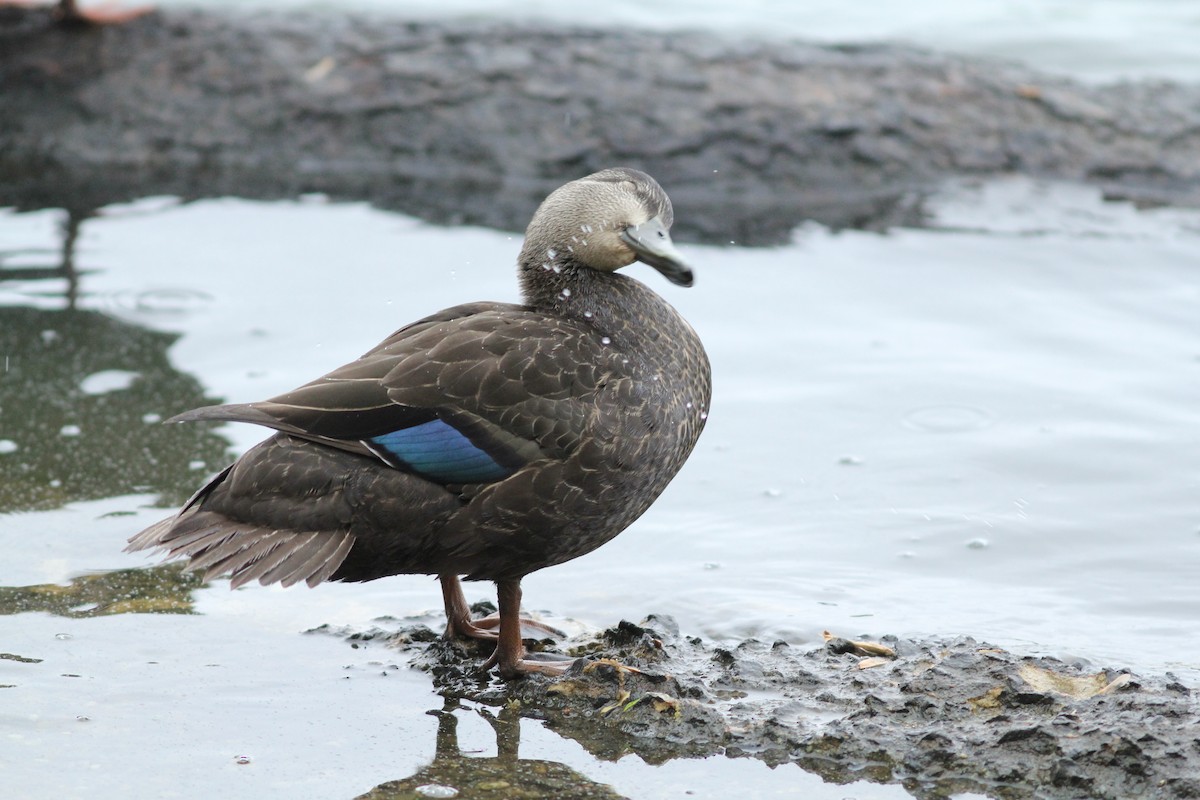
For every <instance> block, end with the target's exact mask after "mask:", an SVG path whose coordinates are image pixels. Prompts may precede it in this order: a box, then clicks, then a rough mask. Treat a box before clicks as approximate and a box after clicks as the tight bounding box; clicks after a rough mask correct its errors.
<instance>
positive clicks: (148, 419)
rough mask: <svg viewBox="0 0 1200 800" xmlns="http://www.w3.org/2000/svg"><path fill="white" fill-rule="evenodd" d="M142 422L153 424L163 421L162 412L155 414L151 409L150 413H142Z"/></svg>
mask: <svg viewBox="0 0 1200 800" xmlns="http://www.w3.org/2000/svg"><path fill="white" fill-rule="evenodd" d="M142 422H144V423H146V424H147V425H153V424H154V423H156V422H162V414H155V413H154V412H153V411H151V412H150V413H149V414H142Z"/></svg>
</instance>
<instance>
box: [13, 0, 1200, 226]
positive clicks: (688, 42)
mask: <svg viewBox="0 0 1200 800" xmlns="http://www.w3.org/2000/svg"><path fill="white" fill-rule="evenodd" d="M3 12H4V13H3V14H0V96H3V98H4V120H3V125H0V187H2V188H0V205H10V204H11V205H17V206H18V207H43V206H67V207H72V208H79V209H85V210H86V209H89V208H95V207H98V206H100V205H104V204H107V203H112V202H115V201H123V200H128V199H131V198H135V197H139V196H147V195H159V194H173V195H178V196H182V197H184V198H196V197H207V196H217V195H236V196H242V197H248V198H284V197H293V196H295V195H296V194H298V193H302V192H325V193H328V194H330V195H332V196H334V197H337V198H347V199H359V200H362V199H365V200H369V201H371V202H373V203H375V204H377V205H379V206H381V207H386V208H394V209H398V210H401V211H404V212H406V213H410V214H415V215H418V216H421V217H424V218H426V219H430V220H434V221H437V222H444V223H472V224H482V225H488V226H492V227H496V228H501V229H508V230H514V229H519V228H521V227H522V226H523V225H524V223H525V221H526V220H527V219H528V218H529V216H530V214H531V212H532V210H533V208H534V207H535V206H536V204H537V203H538V202H539V201H540V200H541V198H542V197H544V196H545V195H546V193H547V192H548V191H550V190H551V189H553V188H555V187H557V186H558V185H560V184H561V183H562V182H563V180H565V179H566V178H569V177H572V176H578V175H581V174H584V173H587V172H591V171H594V170H596V169H599V168H602V167H607V166H612V165H615V164H628V165H630V166H635V167H639V168H642V169H645V170H647V171H649V172H650V173H652V174H653V175H655V176H656V177H657V178H658V179H659V180H660V181H661V182H662V183H663V185H664V186H666V187H667V188H668V190H669V191H670V193H671V197H672V198H673V199H674V201H675V205H676V211H677V214H676V216H677V219H678V224H677V226H676V231H677V232H678V233H679V235H680V236H681V237H682V238H685V239H686V238H691V239H703V240H707V241H712V242H719V243H727V242H730V241H736V242H737V243H739V244H764V243H775V242H780V241H784V240H786V239H787V237H788V236H789V235H790V232H791V230H792V229H793V228H794V227H795V226H796V224H797V223H799V222H801V221H803V220H805V219H814V220H817V221H820V222H823V223H826V224H829V225H832V226H834V227H846V226H856V227H869V228H881V227H886V226H888V225H892V224H897V223H905V224H919V223H920V222H921V221H922V219H923V211H922V198H923V197H924V196H925V195H926V194H927V193H928V192H930V191H932V190H934V189H936V188H937V187H938V186H939V185H940V184H941V183H942V182H943V181H944V180H945V179H946V178H948V177H961V176H964V175H976V176H987V175H995V174H999V173H1021V174H1025V175H1030V176H1037V177H1045V178H1055V179H1066V180H1076V181H1086V182H1089V183H1091V184H1094V185H1096V186H1098V187H1100V188H1101V189H1102V190H1103V191H1104V192H1106V193H1107V194H1108V195H1110V196H1112V197H1120V198H1127V199H1133V200H1135V201H1138V202H1141V203H1185V204H1198V203H1200V87H1185V86H1178V85H1171V84H1165V83H1137V84H1121V85H1115V86H1108V87H1088V86H1083V85H1080V84H1077V83H1075V82H1072V81H1070V80H1065V79H1061V78H1054V77H1049V76H1046V75H1042V74H1039V73H1037V72H1034V71H1032V70H1029V69H1026V68H1023V67H1020V66H1017V65H1013V64H1008V63H1004V62H997V61H990V60H982V59H979V60H976V59H970V58H965V57H959V56H949V55H941V54H935V53H930V52H926V51H922V50H916V49H912V48H906V47H899V46H890V45H863V46H823V45H814V44H807V43H801V42H772V43H765V42H756V41H747V40H735V39H728V38H724V37H721V36H718V35H712V34H703V33H657V32H635V31H629V30H620V31H599V30H585V29H571V28H564V27H552V26H529V25H521V26H518V25H515V24H486V23H469V22H421V23H413V22H407V21H405V20H403V19H395V18H388V17H384V18H379V17H370V16H358V15H345V14H335V13H332V12H329V13H326V14H323V15H322V14H295V13H290V14H287V15H284V14H256V15H236V16H233V15H230V16H220V15H215V14H211V13H205V12H199V11H195V12H188V11H170V12H161V13H157V14H153V15H149V16H146V17H143V18H141V19H138V20H135V21H134V22H131V23H129V24H126V25H120V26H108V27H104V28H100V29H82V30H80V29H75V30H67V29H62V28H60V27H57V26H54V25H52V24H51V23H50V17H49V13H48V12H46V11H41V10H30V9H14V8H5V9H3Z"/></svg>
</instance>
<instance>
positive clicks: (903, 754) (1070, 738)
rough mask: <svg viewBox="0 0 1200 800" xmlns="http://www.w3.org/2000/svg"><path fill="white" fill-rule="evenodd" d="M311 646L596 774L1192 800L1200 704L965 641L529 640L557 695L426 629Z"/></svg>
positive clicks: (1158, 688)
mask: <svg viewBox="0 0 1200 800" xmlns="http://www.w3.org/2000/svg"><path fill="white" fill-rule="evenodd" d="M311 632H313V633H321V634H329V635H334V636H337V637H340V638H342V639H343V640H344V641H346V643H347V644H348V645H349V646H350V647H352V648H354V649H356V650H357V649H364V648H367V649H372V650H374V652H375V656H374V658H377V659H382V661H383V662H384V663H389V664H390V663H391V662H393V661H399V662H400V664H401V665H404V664H407V665H408V666H410V667H413V668H417V669H421V670H424V671H426V672H428V673H429V674H430V676H431V678H432V680H433V682H434V685H435V687H436V688H437V689H438V691H439V693H440V694H442V695H443V696H444V697H446V698H447V699H448V700H460V699H461V700H470V701H474V702H479V703H484V704H488V705H492V706H495V707H497V708H498V709H503V712H501V713H505V712H506V713H508V714H509V715H519V716H527V717H532V718H536V719H541V720H544V721H545V722H546V724H547V726H548V727H550V728H551V729H552V730H554V731H556V732H557V733H559V734H561V735H563V736H566V737H569V738H571V739H575V740H576V741H578V742H579V743H580V744H581V745H583V747H584V748H586V749H587V750H588V751H589V752H591V753H592V754H593V755H595V756H596V757H597V758H601V759H606V760H615V759H617V758H620V757H622V756H624V755H626V754H628V753H636V754H637V755H638V756H639V757H641V758H642V759H643V760H645V761H647V762H649V763H662V762H665V761H669V760H671V759H675V758H701V757H707V756H714V755H724V756H726V757H729V758H754V759H759V760H761V761H764V762H765V763H767V764H769V765H771V766H777V765H784V764H795V765H797V766H799V767H800V768H802V769H804V770H806V771H808V772H812V773H815V774H817V775H819V776H820V777H821V778H822V779H823V780H825V781H827V782H830V783H835V784H847V783H852V782H854V781H861V780H866V781H871V782H874V783H883V784H899V785H902V786H903V787H904V789H905V790H906V791H908V792H909V793H910V794H912V795H913V796H914V797H918V798H923V799H924V798H930V799H931V800H932V799H933V798H945V797H948V796H951V795H954V794H959V793H977V794H982V795H986V796H989V797H997V798H1005V800H1017V799H1018V798H1020V799H1022V800H1023V799H1024V798H1039V800H1041V799H1046V800H1059V799H1060V798H1061V800H1073V799H1074V798H1089V799H1090V800H1128V798H1132V797H1137V798H1147V799H1148V798H1164V799H1165V798H1194V797H1200V738H1198V735H1200V705H1198V704H1197V703H1196V700H1195V695H1194V693H1193V690H1192V689H1190V688H1188V687H1186V686H1184V685H1183V684H1182V683H1180V682H1179V681H1178V680H1177V679H1176V678H1175V677H1174V676H1173V675H1170V674H1169V673H1168V674H1167V675H1166V676H1163V677H1145V676H1139V675H1135V674H1132V673H1130V672H1127V671H1116V670H1106V669H1102V668H1097V667H1096V666H1095V665H1089V664H1086V663H1082V662H1075V663H1066V662H1063V661H1061V660H1059V659H1056V658H1049V657H1029V656H1021V655H1019V654H1016V653H1012V652H1009V651H1006V650H1003V649H1001V648H998V647H994V646H991V645H988V644H986V643H984V642H978V641H975V640H974V639H971V638H969V637H960V638H955V639H944V640H943V639H928V640H914V639H900V640H897V639H896V638H895V637H883V639H882V641H881V642H879V643H878V644H880V645H882V646H883V647H884V648H885V649H890V650H892V651H893V652H894V657H892V656H887V657H880V656H877V655H874V654H873V652H870V651H861V652H860V651H859V650H858V648H857V647H856V646H855V645H856V644H864V643H855V642H850V641H848V640H845V639H839V638H834V639H831V640H830V641H829V642H827V643H826V645H825V646H824V647H811V646H808V647H794V646H792V645H789V644H788V643H787V642H782V641H778V642H764V641H757V640H753V639H750V640H746V641H743V642H741V643H740V644H738V645H737V646H736V647H734V648H732V649H730V648H726V647H721V646H718V645H714V644H713V643H711V642H706V641H704V640H702V639H700V638H698V637H692V636H687V635H685V634H681V633H680V631H679V630H678V628H677V626H676V625H675V623H674V621H673V620H671V619H670V618H669V617H650V618H648V619H647V620H645V621H643V622H641V623H639V624H634V623H630V622H621V623H619V624H618V625H616V626H614V627H612V628H609V629H606V630H603V631H601V632H599V633H597V634H595V635H588V636H581V637H578V638H576V639H572V640H569V641H565V642H560V643H558V645H556V646H555V645H552V644H551V643H550V642H549V641H544V642H533V641H529V642H527V644H528V645H529V646H530V647H533V648H546V649H554V650H556V651H558V652H563V653H568V654H571V655H578V656H581V660H580V661H577V662H576V664H575V665H573V667H572V670H571V671H570V672H569V673H568V674H567V675H566V676H564V677H563V678H560V679H549V678H544V677H542V676H535V677H531V678H528V679H525V680H521V681H514V682H510V683H507V684H506V683H504V682H501V681H499V680H498V679H495V678H492V679H488V678H486V677H480V675H479V674H478V673H477V671H476V670H475V665H477V664H479V663H480V662H481V661H482V659H483V657H484V656H485V655H486V650H487V647H486V646H484V645H476V644H473V643H472V644H462V643H459V642H452V643H450V642H445V641H442V640H441V639H440V637H439V636H438V635H437V634H436V633H435V632H433V631H432V630H430V629H429V628H427V627H425V626H421V625H416V626H409V625H404V624H403V623H402V622H401V621H396V620H384V621H381V624H380V626H378V627H373V628H371V629H367V630H353V629H348V628H332V627H328V626H322V627H321V628H318V629H316V630H315V631H311ZM865 644H866V645H867V646H869V647H872V648H873V646H874V645H875V644H876V643H874V642H867V643H865ZM584 657H585V658H586V660H585V658H584ZM618 663H619V664H621V665H627V666H632V667H635V668H637V669H639V670H641V672H630V671H626V670H623V669H621V668H620V667H618V666H617V664H618ZM393 666H395V665H394V664H393ZM462 788H468V789H469V787H462Z"/></svg>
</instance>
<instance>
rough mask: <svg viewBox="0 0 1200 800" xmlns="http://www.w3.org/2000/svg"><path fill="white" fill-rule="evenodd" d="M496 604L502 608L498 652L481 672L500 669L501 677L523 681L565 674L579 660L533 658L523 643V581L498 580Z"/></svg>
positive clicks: (486, 662) (564, 657)
mask: <svg viewBox="0 0 1200 800" xmlns="http://www.w3.org/2000/svg"><path fill="white" fill-rule="evenodd" d="M496 601H497V605H499V606H500V631H499V638H498V639H497V641H496V652H494V653H492V655H491V657H490V658H488V660H487V661H485V662H483V666H482V667H481V669H482V670H483V671H485V672H486V671H487V670H490V669H491V668H492V667H499V668H500V677H502V678H505V679H509V678H520V677H523V676H525V675H529V674H531V673H534V672H539V673H541V674H543V675H562V674H563V673H565V672H566V671H567V668H568V667H570V666H571V664H573V663H574V662H575V661H576V659H574V658H568V657H567V656H558V657H553V656H552V657H547V658H530V657H529V656H528V654H527V653H526V652H525V645H524V643H522V641H521V581H520V580H519V579H517V580H504V581H496Z"/></svg>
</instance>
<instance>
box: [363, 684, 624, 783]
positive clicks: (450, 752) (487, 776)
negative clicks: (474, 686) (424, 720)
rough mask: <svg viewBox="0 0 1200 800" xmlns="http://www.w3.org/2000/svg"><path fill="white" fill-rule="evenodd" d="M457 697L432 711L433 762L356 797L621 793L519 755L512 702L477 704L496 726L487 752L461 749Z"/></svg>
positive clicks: (565, 768) (551, 763) (517, 719)
mask: <svg viewBox="0 0 1200 800" xmlns="http://www.w3.org/2000/svg"><path fill="white" fill-rule="evenodd" d="M460 710H462V708H461V706H460V705H459V702H458V700H456V699H453V698H446V701H445V705H444V706H443V707H442V708H441V709H440V710H438V711H430V712H429V713H430V714H433V715H434V716H436V717H437V718H438V732H437V747H436V750H435V754H434V757H433V763H432V764H430V765H429V766H427V767H425V768H424V769H422V770H420V771H419V772H417V773H415V774H413V775H412V776H410V777H408V778H403V779H401V780H397V781H389V782H388V783H383V784H380V785H379V786H376V787H375V788H374V789H372V790H371V791H369V792H367V793H366V794H364V795H361V796H360V797H359V798H357V800H410V798H411V799H412V800H416V798H430V797H453V798H456V799H457V800H474V798H488V800H494V798H497V797H530V798H533V797H554V798H558V800H572V799H573V798H578V799H579V800H583V798H589V800H604V799H605V798H622V797H624V795H621V794H618V793H617V792H616V791H614V790H613V788H612V787H610V786H606V785H605V784H602V783H596V782H595V781H592V780H590V779H589V778H587V777H585V776H583V775H581V774H579V773H578V772H576V771H575V770H573V769H571V768H570V767H568V766H566V765H565V764H560V763H558V762H555V761H541V760H538V759H530V758H520V757H519V756H518V754H517V751H518V749H519V745H520V740H521V718H520V712H519V710H518V709H517V708H515V707H511V706H506V707H504V708H502V709H501V710H500V712H499V714H496V715H493V714H492V713H491V711H490V710H487V709H480V710H479V712H478V713H479V714H480V716H482V717H483V718H484V719H486V720H487V721H488V723H489V724H490V725H491V726H492V729H493V730H494V731H495V732H496V755H495V756H494V757H492V758H482V757H478V756H468V755H464V754H463V753H462V751H460V750H459V748H458V717H457V716H456V713H455V712H457V711H460Z"/></svg>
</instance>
